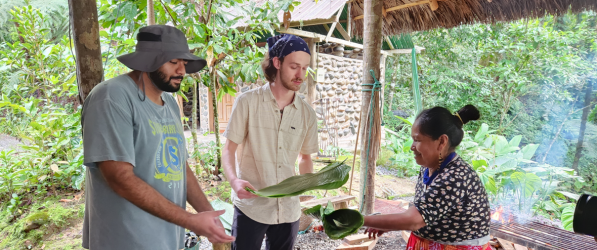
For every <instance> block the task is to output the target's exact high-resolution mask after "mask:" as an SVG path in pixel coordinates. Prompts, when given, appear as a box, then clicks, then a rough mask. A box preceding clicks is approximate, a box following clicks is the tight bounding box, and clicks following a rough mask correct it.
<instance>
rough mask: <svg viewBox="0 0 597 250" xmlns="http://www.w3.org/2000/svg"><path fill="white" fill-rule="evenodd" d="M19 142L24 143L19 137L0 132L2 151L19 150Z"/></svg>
mask: <svg viewBox="0 0 597 250" xmlns="http://www.w3.org/2000/svg"><path fill="white" fill-rule="evenodd" d="M19 144H22V143H21V142H20V141H19V140H18V139H17V138H14V137H12V136H9V135H5V134H0V151H3V150H15V151H16V150H19Z"/></svg>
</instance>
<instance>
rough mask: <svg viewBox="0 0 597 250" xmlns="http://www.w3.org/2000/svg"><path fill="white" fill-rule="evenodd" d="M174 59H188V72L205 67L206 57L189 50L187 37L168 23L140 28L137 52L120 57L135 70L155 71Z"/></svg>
mask: <svg viewBox="0 0 597 250" xmlns="http://www.w3.org/2000/svg"><path fill="white" fill-rule="evenodd" d="M172 59H184V60H188V63H187V66H186V71H187V74H190V73H195V72H197V71H199V70H201V69H203V68H204V67H205V65H206V64H207V62H206V61H205V59H203V58H201V57H198V56H196V55H193V54H192V53H191V52H189V45H188V44H187V39H186V37H185V36H184V34H183V33H182V31H180V30H179V29H177V28H175V27H172V26H167V25H150V26H146V27H143V28H141V29H139V33H138V34H137V47H136V49H135V52H133V53H130V54H126V55H122V56H119V57H118V61H120V62H121V63H122V64H124V65H126V66H127V67H129V68H131V69H133V70H139V71H143V72H154V71H156V70H157V69H159V68H160V67H161V66H162V65H164V63H166V62H168V61H170V60H172Z"/></svg>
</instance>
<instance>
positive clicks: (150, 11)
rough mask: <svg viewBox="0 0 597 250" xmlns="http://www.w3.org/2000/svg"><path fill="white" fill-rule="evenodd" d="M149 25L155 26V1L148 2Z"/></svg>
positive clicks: (149, 0) (148, 0)
mask: <svg viewBox="0 0 597 250" xmlns="http://www.w3.org/2000/svg"><path fill="white" fill-rule="evenodd" d="M147 25H155V11H154V9H153V0H147Z"/></svg>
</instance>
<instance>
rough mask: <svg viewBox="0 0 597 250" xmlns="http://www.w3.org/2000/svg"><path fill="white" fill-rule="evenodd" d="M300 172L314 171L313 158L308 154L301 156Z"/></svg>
mask: <svg viewBox="0 0 597 250" xmlns="http://www.w3.org/2000/svg"><path fill="white" fill-rule="evenodd" d="M299 173H300V174H308V173H313V160H311V156H306V155H301V156H300V159H299Z"/></svg>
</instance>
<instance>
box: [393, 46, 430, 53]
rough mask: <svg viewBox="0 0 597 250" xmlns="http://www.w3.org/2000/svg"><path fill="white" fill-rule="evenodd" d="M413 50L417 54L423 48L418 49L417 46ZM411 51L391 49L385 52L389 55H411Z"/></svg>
mask: <svg viewBox="0 0 597 250" xmlns="http://www.w3.org/2000/svg"><path fill="white" fill-rule="evenodd" d="M415 50H416V51H417V53H421V51H422V50H425V48H424V47H419V46H415ZM412 51H413V50H412V49H392V50H386V51H385V52H388V53H389V54H410V53H412Z"/></svg>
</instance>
